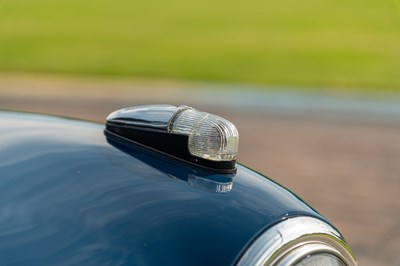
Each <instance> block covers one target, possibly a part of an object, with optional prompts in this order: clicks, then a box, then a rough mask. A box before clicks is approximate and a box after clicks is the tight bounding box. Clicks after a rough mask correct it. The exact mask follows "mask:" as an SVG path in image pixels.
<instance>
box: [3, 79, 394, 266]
mask: <svg viewBox="0 0 400 266" xmlns="http://www.w3.org/2000/svg"><path fill="white" fill-rule="evenodd" d="M57 82H59V83H57ZM96 84H97V83H93V82H88V81H85V82H81V81H74V82H65V81H62V83H61V81H51V82H48V81H46V82H43V81H41V80H40V79H39V80H36V79H35V80H33V81H30V82H28V84H27V83H26V81H20V80H19V81H18V80H13V79H7V80H6V81H4V80H3V83H2V81H1V78H0V108H3V109H4V108H8V109H19V110H26V111H33V112H45V113H53V114H60V115H65V116H71V117H79V118H83V119H89V120H96V121H100V122H101V121H104V117H105V116H106V115H107V114H108V113H109V112H111V111H113V110H115V109H117V108H121V107H126V106H129V105H138V104H147V103H154V102H158V103H160V102H169V103H174V104H180V103H189V104H194V105H195V106H196V107H198V108H199V109H201V108H202V109H204V108H206V110H208V111H210V110H212V111H213V112H214V113H217V114H220V115H222V116H225V117H226V118H228V119H230V120H231V121H233V122H234V123H235V124H236V125H237V127H238V129H239V131H240V138H241V139H240V141H241V142H240V156H239V161H241V162H242V163H244V164H246V165H248V166H250V167H252V168H254V169H257V170H258V171H260V172H262V173H264V174H266V175H268V176H269V177H271V178H273V179H275V180H277V181H278V182H279V183H281V184H283V185H284V186H286V187H287V188H289V189H291V190H293V191H295V192H296V193H297V194H298V195H300V196H301V197H302V198H303V199H304V200H306V201H307V202H309V203H310V204H311V205H313V206H314V207H315V208H316V209H318V210H319V211H320V212H321V213H322V214H323V215H325V216H326V217H327V218H328V219H330V220H331V221H332V222H333V223H334V224H335V225H336V226H337V227H338V228H340V230H341V231H342V233H343V234H344V235H345V236H346V238H347V240H348V241H349V242H350V245H351V246H352V247H353V249H354V251H355V253H356V255H357V257H358V259H359V262H360V265H367V266H368V265H371V266H372V265H400V253H399V250H400V222H399V221H400V200H399V193H400V122H399V121H397V120H396V119H376V117H375V118H374V119H369V118H368V116H369V115H368V116H366V117H365V116H362V114H361V116H360V114H357V115H356V116H346V115H344V116H343V114H340V115H339V116H337V115H336V116H330V115H319V114H318V111H316V110H314V112H317V113H307V112H305V113H304V112H303V113H296V112H291V113H290V112H289V113H287V112H272V111H271V110H268V109H266V110H263V111H260V110H258V109H251V108H250V109H249V110H247V111H243V109H240V110H235V109H234V108H228V107H229V106H228V107H227V106H223V107H218V105H212V106H210V105H209V104H207V101H205V102H204V101H203V102H202V101H198V100H199V99H195V98H193V95H192V94H191V93H190V92H187V91H185V90H182V89H181V88H180V89H171V88H168V89H162V90H159V89H158V87H157V86H162V84H161V85H160V84H158V85H156V86H155V85H154V84H153V83H152V84H151V85H149V84H141V85H140V86H141V90H125V89H121V88H122V87H123V88H125V87H128V88H129V87H131V88H132V89H133V88H134V87H135V86H136V85H135V84H137V83H134V84H131V85H129V82H128V84H126V83H108V84H107V83H106V84H105V85H104V82H102V83H101V84H97V85H96ZM26 85H31V86H32V87H34V88H35V89H38V88H39V89H45V91H46V92H45V93H43V92H42V93H40V94H37V93H36V92H35V91H34V90H30V89H29V90H26ZM49 86H50V87H52V86H53V87H54V88H60V87H61V88H62V89H60V90H55V91H52V90H50V89H49ZM104 86H111V87H112V86H115V87H114V88H115V90H114V91H113V93H111V94H110V93H109V92H106V91H109V90H103V89H102V88H103V87H104ZM146 86H147V87H146ZM171 87H174V86H171ZM5 88H7V90H6V89H5ZM80 89H81V90H80ZM71 91H72V93H71ZM96 91H97V93H94V92H96ZM150 91H151V93H149V92H150ZM76 95H80V96H79V97H76ZM178 95H180V96H178ZM198 102H200V103H198ZM210 102H212V101H211V100H210Z"/></svg>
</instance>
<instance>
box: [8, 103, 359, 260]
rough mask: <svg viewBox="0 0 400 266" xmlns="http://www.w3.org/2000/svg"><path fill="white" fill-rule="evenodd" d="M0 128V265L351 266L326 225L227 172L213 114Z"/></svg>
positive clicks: (132, 111) (297, 202) (297, 204)
mask: <svg viewBox="0 0 400 266" xmlns="http://www.w3.org/2000/svg"><path fill="white" fill-rule="evenodd" d="M0 125H1V126H0V265H298V266H301V265H349V266H350V265H357V262H356V260H355V258H354V256H353V253H352V251H351V249H350V248H349V246H348V244H347V243H346V241H345V239H344V238H343V236H342V235H341V234H340V233H339V231H338V230H337V229H336V228H335V227H334V226H333V225H332V224H331V223H330V222H329V221H328V220H327V219H326V218H324V217H323V216H322V215H320V214H319V213H318V212H317V211H315V210H314V209H313V208H312V207H310V206H308V205H307V204H306V203H304V202H303V201H302V200H301V199H300V198H299V197H298V196H296V195H295V194H293V193H292V192H290V191H288V190H286V189H285V188H283V187H282V186H280V185H279V184H277V183H276V182H274V181H273V180H271V179H269V178H267V177H265V176H263V175H261V174H259V173H256V172H254V171H252V170H250V169H248V168H246V167H244V166H242V165H240V164H239V163H236V158H237V154H238V144H239V134H238V131H237V129H236V127H235V126H234V125H233V124H232V123H231V122H229V121H227V120H226V119H224V118H221V117H219V116H217V115H213V114H209V113H206V112H201V111H198V110H196V109H193V108H191V107H188V106H179V107H176V106H172V105H150V106H138V107H131V108H124V109H121V110H117V111H115V112H113V113H111V114H110V115H109V116H108V117H107V119H106V123H105V125H104V124H98V123H93V122H86V121H80V120H73V119H67V118H61V117H54V116H46V115H41V114H31V113H19V112H12V111H2V112H0Z"/></svg>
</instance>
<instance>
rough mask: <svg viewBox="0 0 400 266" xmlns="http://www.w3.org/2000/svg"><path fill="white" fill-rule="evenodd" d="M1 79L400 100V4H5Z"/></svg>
mask: <svg viewBox="0 0 400 266" xmlns="http://www.w3.org/2000/svg"><path fill="white" fill-rule="evenodd" d="M0 71H23V72H29V71H33V72H50V73H71V74H80V75H81V74H83V75H86V74H87V75H111V76H139V77H162V78H183V79H189V80H190V79H195V80H218V81H219V80H221V81H229V82H245V83H255V84H267V85H284V86H300V87H301V86H305V87H333V88H338V89H347V88H366V89H372V90H378V89H381V90H392V91H400V2H399V0H335V1H333V0H305V1H299V0H282V1H271V0H247V1H231V0H230V1H228V0H212V1H211V0H186V1H183V0H182V1H177V0H169V1H161V0H140V1H138V0H129V1H128V0H114V1H105V0H97V1H82V0H57V1H55V0H0Z"/></svg>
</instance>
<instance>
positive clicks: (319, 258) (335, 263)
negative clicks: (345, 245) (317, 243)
mask: <svg viewBox="0 0 400 266" xmlns="http://www.w3.org/2000/svg"><path fill="white" fill-rule="evenodd" d="M318 265H326V266H345V265H344V263H343V262H342V261H341V260H340V259H339V258H337V257H335V256H333V255H331V254H326V253H322V254H313V255H308V256H307V257H305V258H304V259H302V260H301V261H300V262H298V263H296V265H295V266H318Z"/></svg>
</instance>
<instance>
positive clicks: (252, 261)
mask: <svg viewBox="0 0 400 266" xmlns="http://www.w3.org/2000/svg"><path fill="white" fill-rule="evenodd" d="M321 252H322V253H328V254H331V255H333V256H335V257H337V258H338V259H340V260H341V261H342V262H343V263H344V264H345V265H347V266H355V265H357V262H356V260H355V258H354V256H353V254H352V251H351V249H350V248H349V246H348V245H347V243H346V242H345V240H344V239H343V237H342V236H341V234H340V233H339V232H338V231H337V230H336V229H334V228H333V227H332V226H330V225H329V224H327V223H325V222H323V221H321V220H319V219H316V218H312V217H294V218H289V219H287V220H284V221H282V222H280V223H278V224H276V225H274V226H272V227H271V228H269V229H268V230H266V231H265V232H264V233H263V234H262V235H261V236H259V237H258V238H257V239H256V240H255V241H254V243H252V244H251V246H250V247H249V248H248V249H247V250H246V251H245V253H244V254H243V256H242V257H241V258H240V259H239V262H238V263H237V265H238V266H245V265H257V266H264V265H273V266H287V265H293V263H295V262H297V261H299V260H301V259H302V258H304V257H305V256H307V255H310V254H315V253H321Z"/></svg>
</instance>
